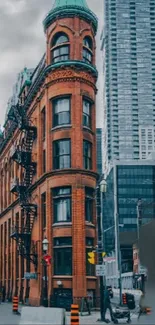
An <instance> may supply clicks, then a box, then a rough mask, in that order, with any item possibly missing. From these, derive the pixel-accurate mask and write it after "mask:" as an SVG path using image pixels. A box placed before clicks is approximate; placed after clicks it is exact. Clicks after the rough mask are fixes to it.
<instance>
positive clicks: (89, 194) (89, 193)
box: [85, 187, 94, 222]
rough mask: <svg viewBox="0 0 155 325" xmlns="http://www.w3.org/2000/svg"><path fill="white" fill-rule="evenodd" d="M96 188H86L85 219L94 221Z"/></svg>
mask: <svg viewBox="0 0 155 325" xmlns="http://www.w3.org/2000/svg"><path fill="white" fill-rule="evenodd" d="M93 208H94V189H92V188H89V187H86V188H85V220H86V221H88V222H93V210H94V209H93Z"/></svg>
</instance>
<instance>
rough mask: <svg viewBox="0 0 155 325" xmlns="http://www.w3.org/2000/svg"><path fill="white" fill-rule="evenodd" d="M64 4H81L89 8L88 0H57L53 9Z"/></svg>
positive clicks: (80, 5)
mask: <svg viewBox="0 0 155 325" xmlns="http://www.w3.org/2000/svg"><path fill="white" fill-rule="evenodd" d="M62 6H79V7H85V8H87V9H89V8H88V5H87V3H86V0H55V3H54V5H53V9H55V8H57V7H62Z"/></svg>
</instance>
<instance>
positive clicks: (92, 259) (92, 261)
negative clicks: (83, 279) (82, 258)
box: [88, 252, 95, 264]
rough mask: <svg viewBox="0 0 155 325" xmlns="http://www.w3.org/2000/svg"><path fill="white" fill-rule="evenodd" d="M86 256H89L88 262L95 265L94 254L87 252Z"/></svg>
mask: <svg viewBox="0 0 155 325" xmlns="http://www.w3.org/2000/svg"><path fill="white" fill-rule="evenodd" d="M88 256H89V258H88V262H89V263H90V264H95V253H94V252H89V253H88Z"/></svg>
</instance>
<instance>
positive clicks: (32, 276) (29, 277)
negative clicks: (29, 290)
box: [24, 272, 37, 280]
mask: <svg viewBox="0 0 155 325" xmlns="http://www.w3.org/2000/svg"><path fill="white" fill-rule="evenodd" d="M24 279H27V280H36V279H37V273H29V272H27V273H25V274H24Z"/></svg>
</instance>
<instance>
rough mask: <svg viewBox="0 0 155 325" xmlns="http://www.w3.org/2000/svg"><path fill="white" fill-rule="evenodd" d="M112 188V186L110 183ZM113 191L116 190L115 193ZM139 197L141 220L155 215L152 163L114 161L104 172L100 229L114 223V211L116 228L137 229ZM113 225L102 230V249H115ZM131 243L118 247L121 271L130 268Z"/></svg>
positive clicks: (154, 184) (154, 182) (149, 218)
mask: <svg viewBox="0 0 155 325" xmlns="http://www.w3.org/2000/svg"><path fill="white" fill-rule="evenodd" d="M115 186H116V188H115V189H114V187H115ZM114 193H117V195H115V194H114ZM139 199H141V201H142V204H143V208H142V223H143V224H145V223H147V222H149V221H150V220H151V219H152V218H153V217H155V205H152V204H151V203H152V202H155V166H154V165H151V164H149V163H146V164H145V163H144V164H140V162H137V163H135V164H134V163H133V164H131V165H130V164H128V165H127V164H124V165H121V164H116V165H115V166H114V167H113V168H112V169H111V171H110V173H109V175H108V176H107V192H106V193H105V194H104V199H103V227H104V230H105V229H107V228H109V227H110V226H112V225H113V224H114V223H115V213H116V211H117V213H118V217H119V224H123V225H124V226H123V228H122V227H120V228H119V229H120V231H125V232H126V231H132V232H133V231H137V202H138V200H139ZM114 237H115V236H114V229H113V230H111V231H107V233H106V234H105V243H106V245H105V247H106V251H107V252H110V250H114V249H115V240H114ZM131 250H132V248H131V247H122V249H121V251H122V267H123V272H127V271H129V270H131V267H132V258H131V259H130V258H129V256H131V257H132V254H131Z"/></svg>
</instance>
